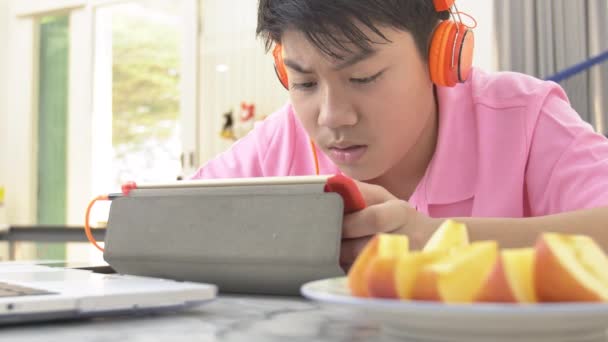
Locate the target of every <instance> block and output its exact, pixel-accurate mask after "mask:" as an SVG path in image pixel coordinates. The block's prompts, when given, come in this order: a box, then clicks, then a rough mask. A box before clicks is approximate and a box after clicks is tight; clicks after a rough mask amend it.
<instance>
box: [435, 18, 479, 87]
mask: <svg viewBox="0 0 608 342" xmlns="http://www.w3.org/2000/svg"><path fill="white" fill-rule="evenodd" d="M473 46H474V39H473V31H471V30H470V29H468V28H467V27H466V26H465V25H464V24H462V23H455V22H453V21H447V20H446V21H443V22H441V23H440V24H439V26H438V27H437V29H436V30H435V33H434V34H433V39H432V41H431V49H430V51H429V68H430V71H431V80H432V81H433V83H435V84H436V85H439V86H444V87H453V86H455V85H456V84H457V83H458V82H464V81H466V80H467V78H468V77H469V74H470V72H471V67H472V65H473Z"/></svg>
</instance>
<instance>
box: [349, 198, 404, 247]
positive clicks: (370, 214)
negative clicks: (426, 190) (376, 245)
mask: <svg viewBox="0 0 608 342" xmlns="http://www.w3.org/2000/svg"><path fill="white" fill-rule="evenodd" d="M409 209H411V207H410V206H409V205H408V204H407V202H405V201H402V200H390V201H387V202H384V203H382V204H376V205H373V206H370V207H367V208H365V209H363V210H360V211H358V212H355V213H352V214H348V215H345V216H344V221H343V222H342V238H344V239H355V238H361V237H364V236H368V235H374V234H377V233H391V232H393V231H395V230H397V229H399V228H400V227H403V226H405V225H407V221H408V216H409V215H410V210H409Z"/></svg>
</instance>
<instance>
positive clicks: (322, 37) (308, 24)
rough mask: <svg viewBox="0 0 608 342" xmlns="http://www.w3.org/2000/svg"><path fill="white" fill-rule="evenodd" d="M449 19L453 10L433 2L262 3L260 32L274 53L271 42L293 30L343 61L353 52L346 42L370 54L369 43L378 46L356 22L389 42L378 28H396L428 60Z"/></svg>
mask: <svg viewBox="0 0 608 342" xmlns="http://www.w3.org/2000/svg"><path fill="white" fill-rule="evenodd" d="M448 17H449V12H447V11H445V12H437V11H436V10H435V7H434V5H433V0H260V1H259V6H258V26H257V30H256V33H257V35H258V36H260V37H262V38H263V39H264V43H265V45H266V49H267V50H270V49H271V48H272V46H273V44H275V43H280V41H281V36H282V35H283V32H285V30H287V29H295V30H297V31H301V32H303V33H304V34H305V35H306V37H308V39H309V40H310V41H311V42H312V43H313V44H314V45H315V46H316V47H317V48H319V49H320V50H321V51H322V52H323V53H325V54H327V55H329V56H331V57H333V58H337V59H343V58H344V56H343V55H342V53H343V52H346V53H352V52H354V51H351V49H349V48H348V47H347V46H346V45H345V43H352V44H354V46H355V47H357V48H359V49H360V50H361V51H370V50H371V44H372V43H378V42H377V41H375V40H374V39H372V38H371V37H369V36H368V35H366V34H365V33H364V32H363V31H362V30H361V29H360V28H359V27H358V26H357V25H356V24H357V23H361V24H363V25H365V26H366V27H368V28H369V29H370V30H371V31H372V32H374V33H375V34H376V35H378V37H380V38H381V39H383V40H384V41H386V42H388V41H389V40H388V39H387V38H386V37H385V36H384V35H383V34H382V33H381V31H380V30H379V29H378V27H381V26H387V27H394V28H397V29H401V30H404V31H408V32H410V33H411V34H412V36H413V37H414V42H415V44H416V47H417V48H418V51H419V52H420V55H421V57H422V58H423V59H425V60H426V58H427V57H428V44H429V39H430V36H431V34H432V32H433V30H434V28H435V26H436V25H437V22H438V21H439V20H445V19H447V18H448ZM345 39H346V41H344V40H345Z"/></svg>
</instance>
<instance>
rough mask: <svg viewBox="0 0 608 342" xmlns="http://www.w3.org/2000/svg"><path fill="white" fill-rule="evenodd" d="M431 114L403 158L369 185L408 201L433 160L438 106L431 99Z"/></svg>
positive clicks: (437, 127) (437, 123) (437, 124)
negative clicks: (383, 189) (416, 139)
mask: <svg viewBox="0 0 608 342" xmlns="http://www.w3.org/2000/svg"><path fill="white" fill-rule="evenodd" d="M433 98H434V100H433V106H432V113H431V115H429V118H428V120H427V122H426V125H425V127H424V128H423V130H422V132H421V133H420V138H419V139H418V141H417V142H416V144H415V145H414V146H412V148H411V149H410V151H409V152H408V153H407V154H406V155H405V156H404V158H403V159H402V160H401V162H399V163H398V164H397V165H395V166H394V167H393V168H392V169H390V170H389V171H388V172H386V173H385V174H383V175H382V176H380V177H378V178H376V179H373V180H371V181H370V183H373V184H377V185H380V186H382V187H384V188H385V189H387V190H388V191H389V192H390V193H392V194H393V195H395V196H396V197H398V198H400V199H404V200H408V199H409V198H410V196H411V195H412V194H413V193H414V191H415V190H416V187H417V186H418V183H419V182H420V180H422V177H424V174H425V173H426V169H427V167H428V165H429V163H430V162H431V159H432V158H433V155H434V153H435V147H436V145H437V137H438V130H439V117H438V112H439V109H438V105H437V100H436V95H435V96H434V97H433Z"/></svg>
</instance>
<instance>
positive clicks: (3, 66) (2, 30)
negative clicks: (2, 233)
mask: <svg viewBox="0 0 608 342" xmlns="http://www.w3.org/2000/svg"><path fill="white" fill-rule="evenodd" d="M8 4H9V2H8V0H0V186H6V183H7V179H6V177H7V176H6V172H5V170H6V168H7V161H6V150H7V148H8V142H7V141H6V135H7V132H6V127H7V123H8V110H7V103H6V101H7V95H8V78H7V77H6V75H7V72H8V58H7V55H8V53H7V52H8V51H7V50H8V46H7V44H6V42H7V41H8V21H9V8H8ZM1 223H2V222H0V224H1Z"/></svg>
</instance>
